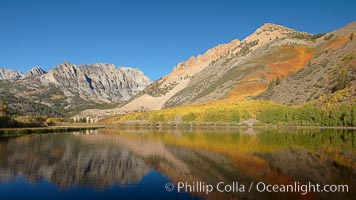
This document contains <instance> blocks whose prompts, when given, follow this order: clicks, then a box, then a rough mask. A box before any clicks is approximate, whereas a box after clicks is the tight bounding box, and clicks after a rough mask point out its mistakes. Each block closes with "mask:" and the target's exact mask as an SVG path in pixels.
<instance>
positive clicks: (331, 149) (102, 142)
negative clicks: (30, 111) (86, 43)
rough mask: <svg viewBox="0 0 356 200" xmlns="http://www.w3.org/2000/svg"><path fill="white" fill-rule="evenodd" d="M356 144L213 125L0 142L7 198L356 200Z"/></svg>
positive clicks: (349, 139) (332, 135)
mask: <svg viewBox="0 0 356 200" xmlns="http://www.w3.org/2000/svg"><path fill="white" fill-rule="evenodd" d="M355 139H356V132H355V130H317V129H313V130H310V129H303V130H270V129H269V130H261V129H260V130H258V129H257V130H256V129H255V130H251V129H242V130H231V129H230V130H226V129H224V130H222V129H214V128H211V129H204V130H154V129H153V130H150V129H135V130H133V129H131V130H119V129H101V130H95V131H86V132H75V133H63V134H45V135H26V136H20V137H0V199H290V200H292V199H356V193H355V190H356V148H355ZM221 182H223V183H221ZM167 183H172V184H173V186H174V189H173V188H172V185H171V184H168V185H167V187H165V186H166V184H167ZM219 183H221V184H220V185H219V190H221V189H223V190H224V191H218V188H217V187H218V186H217V185H218V184H219ZM258 183H260V184H259V187H260V188H259V189H260V190H261V189H263V188H262V183H263V184H265V185H278V186H282V185H295V184H297V185H304V184H320V185H321V186H325V185H347V186H348V192H335V193H332V192H329V193H328V192H325V191H324V192H309V193H307V194H305V195H302V192H301V191H299V192H289V193H288V192H280V191H278V192H267V191H262V192H261V191H258V189H257V184H258ZM179 184H181V185H180V186H181V187H182V188H180V190H179V191H178V189H177V187H178V186H179ZM208 185H211V186H212V187H213V190H212V191H211V192H209V193H208V194H206V192H207V191H206V190H207V188H208V187H207V186H208ZM225 185H227V187H225ZM250 187H251V188H250ZM166 188H167V189H168V190H170V189H173V191H171V192H167V191H166ZM233 188H234V189H235V190H239V191H230V192H228V191H225V190H229V189H231V190H232V189H233ZM204 189H205V190H204ZM249 189H250V190H249Z"/></svg>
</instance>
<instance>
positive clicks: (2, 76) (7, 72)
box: [0, 68, 23, 80]
mask: <svg viewBox="0 0 356 200" xmlns="http://www.w3.org/2000/svg"><path fill="white" fill-rule="evenodd" d="M22 76H23V74H22V73H21V72H20V71H17V70H12V69H5V68H0V80H16V79H18V78H20V77H22Z"/></svg>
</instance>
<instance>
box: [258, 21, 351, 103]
mask: <svg viewBox="0 0 356 200" xmlns="http://www.w3.org/2000/svg"><path fill="white" fill-rule="evenodd" d="M355 33H356V22H354V23H351V24H349V25H347V26H345V27H344V28H342V29H339V30H336V31H333V32H331V33H328V34H326V35H325V36H324V37H321V38H319V39H318V40H316V42H315V44H314V46H313V48H314V51H315V56H313V57H312V58H311V59H310V60H309V62H308V64H307V66H306V67H305V68H303V69H302V70H299V71H297V72H296V73H293V74H291V75H290V76H288V77H286V78H285V79H282V80H281V81H280V83H279V84H278V85H273V87H271V88H269V89H268V90H267V91H266V92H264V93H263V94H261V95H259V96H258V97H256V99H264V100H272V101H275V102H278V103H283V104H287V105H294V104H303V103H306V102H310V101H313V100H314V101H316V102H318V103H325V102H329V103H352V102H355V96H356V59H355V56H356V40H355V39H354V38H353V35H354V34H355ZM330 101H332V102H330Z"/></svg>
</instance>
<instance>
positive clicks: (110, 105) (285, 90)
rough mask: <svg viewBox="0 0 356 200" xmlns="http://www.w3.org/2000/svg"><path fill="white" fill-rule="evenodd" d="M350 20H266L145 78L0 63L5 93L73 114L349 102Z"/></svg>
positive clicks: (355, 63) (354, 83)
mask: <svg viewBox="0 0 356 200" xmlns="http://www.w3.org/2000/svg"><path fill="white" fill-rule="evenodd" d="M355 32H356V22H353V23H351V24H349V25H347V26H345V27H343V28H341V29H338V30H335V31H332V32H330V33H322V34H310V33H305V32H300V31H297V30H294V29H291V28H287V27H284V26H280V25H276V24H271V23H267V24H264V25H263V26H262V27H260V28H258V29H257V30H256V31H255V32H254V33H252V34H251V35H250V36H248V37H247V38H245V39H244V40H242V41H240V40H232V41H231V42H229V43H227V44H221V45H218V46H216V47H214V48H212V49H209V50H208V51H206V52H205V53H204V54H202V55H198V56H196V57H194V56H193V57H191V58H189V59H188V60H186V61H184V62H181V63H179V64H177V66H175V67H174V68H173V70H172V72H171V73H170V74H168V75H167V76H164V77H162V78H161V79H159V80H157V81H155V82H153V83H152V82H151V81H150V80H149V79H148V78H147V77H146V76H145V75H144V74H143V73H142V71H140V70H138V69H132V68H117V67H115V66H114V65H109V64H103V63H98V64H93V65H81V66H75V65H73V64H71V63H68V62H65V63H63V64H60V65H58V66H56V67H55V68H53V69H52V70H50V71H49V72H48V73H46V72H45V71H44V70H42V69H41V68H39V67H35V68H33V69H32V70H30V71H29V72H26V73H25V74H22V73H21V72H18V71H14V70H8V69H0V79H2V80H1V86H0V89H1V92H2V93H4V95H3V96H15V97H16V98H26V99H29V100H30V101H33V102H36V103H40V104H44V105H46V106H49V107H51V108H52V109H54V110H55V111H58V112H60V113H63V114H65V115H67V116H74V115H75V114H77V113H79V112H80V111H82V112H80V113H79V114H78V115H75V118H82V117H87V118H93V119H95V120H98V119H100V118H103V117H105V116H110V115H116V114H122V113H128V112H134V111H144V110H160V109H163V108H169V107H176V106H184V105H194V104H201V103H206V102H214V101H220V100H230V101H241V100H250V99H261V100H269V101H274V102H277V103H282V104H286V105H299V104H305V103H308V102H314V103H316V104H320V105H321V104H326V103H330V102H331V103H337V104H342V103H350V102H355V96H356V89H355V88H356V59H355V56H356V36H355V37H354V34H355Z"/></svg>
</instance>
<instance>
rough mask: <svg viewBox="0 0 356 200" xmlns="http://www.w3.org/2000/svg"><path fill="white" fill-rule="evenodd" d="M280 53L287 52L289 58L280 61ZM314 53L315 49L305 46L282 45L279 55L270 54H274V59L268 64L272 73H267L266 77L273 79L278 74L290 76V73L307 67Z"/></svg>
mask: <svg viewBox="0 0 356 200" xmlns="http://www.w3.org/2000/svg"><path fill="white" fill-rule="evenodd" d="M278 54H286V56H288V57H289V58H288V59H285V60H283V61H280V59H279V58H278V57H279V55H278ZM313 55H314V50H311V49H308V48H307V47H305V46H300V45H299V46H296V47H290V46H288V47H282V48H281V50H280V51H278V52H277V55H270V56H272V61H271V62H269V63H268V64H267V65H268V66H269V68H270V70H271V71H272V73H270V74H267V75H266V77H267V79H268V80H272V79H274V78H276V77H278V76H288V75H289V74H290V73H292V72H295V71H298V70H300V69H302V68H303V67H305V66H306V65H307V63H308V62H309V60H310V59H311V58H312V57H313ZM274 56H275V57H274ZM275 59H276V60H275Z"/></svg>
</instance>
